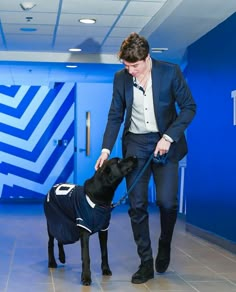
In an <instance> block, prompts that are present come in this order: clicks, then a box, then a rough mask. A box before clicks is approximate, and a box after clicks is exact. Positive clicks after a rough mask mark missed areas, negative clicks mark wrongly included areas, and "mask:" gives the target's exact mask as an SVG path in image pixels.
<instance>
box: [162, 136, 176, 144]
mask: <svg viewBox="0 0 236 292" xmlns="http://www.w3.org/2000/svg"><path fill="white" fill-rule="evenodd" d="M163 138H164V139H165V140H166V141H167V142H170V143H173V142H174V140H173V139H172V138H171V137H170V136H168V135H166V134H164V135H163Z"/></svg>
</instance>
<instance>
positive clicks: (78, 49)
mask: <svg viewBox="0 0 236 292" xmlns="http://www.w3.org/2000/svg"><path fill="white" fill-rule="evenodd" d="M69 51H70V52H81V51H82V50H81V49H80V48H71V49H69Z"/></svg>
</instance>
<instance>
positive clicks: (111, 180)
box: [85, 156, 138, 204]
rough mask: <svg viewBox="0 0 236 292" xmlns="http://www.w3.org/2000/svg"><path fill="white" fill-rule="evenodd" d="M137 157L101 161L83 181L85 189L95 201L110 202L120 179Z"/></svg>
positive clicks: (134, 164)
mask: <svg viewBox="0 0 236 292" xmlns="http://www.w3.org/2000/svg"><path fill="white" fill-rule="evenodd" d="M137 162H138V161H137V158H136V157H134V156H130V157H127V158H124V159H121V158H117V157H115V158H112V159H110V160H107V161H105V162H104V163H103V165H102V166H101V167H100V168H99V169H98V170H97V171H96V172H95V174H94V176H93V177H91V178H90V179H89V180H87V181H86V182H85V191H86V193H87V194H89V196H91V197H92V199H94V201H95V202H96V201H97V202H101V203H105V204H110V203H111V201H112V199H113V196H114V192H115V190H116V188H117V187H118V185H119V184H120V183H121V181H122V179H123V178H124V177H125V176H126V175H127V174H129V173H130V172H131V171H132V170H133V169H134V168H135V167H136V166H137Z"/></svg>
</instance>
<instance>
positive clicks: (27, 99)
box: [0, 83, 75, 201]
mask: <svg viewBox="0 0 236 292" xmlns="http://www.w3.org/2000/svg"><path fill="white" fill-rule="evenodd" d="M74 104H75V84H74V83H56V84H55V86H54V88H49V87H48V86H25V85H22V86H15V85H14V86H0V200H12V201H13V200H24V199H25V200H26V199H27V200H42V199H43V198H44V196H45V195H46V193H47V192H48V190H49V189H50V188H51V186H52V185H53V184H55V183H57V182H62V181H67V182H73V177H74Z"/></svg>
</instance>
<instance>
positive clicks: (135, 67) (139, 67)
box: [123, 56, 150, 78]
mask: <svg viewBox="0 0 236 292" xmlns="http://www.w3.org/2000/svg"><path fill="white" fill-rule="evenodd" d="M149 58H150V57H149V56H147V58H146V59H145V60H143V61H137V62H135V63H130V62H127V61H123V64H124V66H125V69H126V70H127V71H128V72H129V74H131V75H132V76H133V77H136V78H139V77H140V76H141V75H143V74H145V72H147V68H148V67H147V66H149V62H148V60H149Z"/></svg>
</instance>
